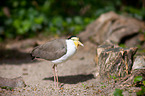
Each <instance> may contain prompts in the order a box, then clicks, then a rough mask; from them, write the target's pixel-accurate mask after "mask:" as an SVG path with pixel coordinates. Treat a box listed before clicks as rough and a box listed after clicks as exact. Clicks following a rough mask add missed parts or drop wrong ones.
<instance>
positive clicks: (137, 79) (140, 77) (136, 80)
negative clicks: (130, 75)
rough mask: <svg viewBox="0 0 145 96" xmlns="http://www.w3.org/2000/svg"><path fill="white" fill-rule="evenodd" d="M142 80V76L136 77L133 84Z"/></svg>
mask: <svg viewBox="0 0 145 96" xmlns="http://www.w3.org/2000/svg"><path fill="white" fill-rule="evenodd" d="M141 80H142V76H136V77H135V78H134V83H136V82H138V81H141Z"/></svg>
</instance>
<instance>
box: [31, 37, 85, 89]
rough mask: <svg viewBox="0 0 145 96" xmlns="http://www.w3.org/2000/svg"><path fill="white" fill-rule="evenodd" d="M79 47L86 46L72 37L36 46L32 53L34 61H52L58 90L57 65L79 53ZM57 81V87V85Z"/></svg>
mask: <svg viewBox="0 0 145 96" xmlns="http://www.w3.org/2000/svg"><path fill="white" fill-rule="evenodd" d="M78 46H84V45H83V44H82V43H81V42H80V41H79V38H78V37H76V36H71V37H69V38H68V39H55V40H52V41H49V42H47V43H45V44H42V45H39V46H36V47H35V48H33V50H32V52H31V54H30V55H31V57H32V60H34V59H37V58H41V59H45V60H48V61H51V62H52V63H53V64H54V65H53V67H52V68H53V72H54V83H55V86H56V87H57V88H58V75H57V65H58V64H61V63H63V62H65V61H67V60H68V59H70V58H71V57H72V56H73V55H74V54H75V53H76V51H77V49H78ZM56 80H57V85H56Z"/></svg>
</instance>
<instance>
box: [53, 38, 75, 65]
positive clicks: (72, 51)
mask: <svg viewBox="0 0 145 96" xmlns="http://www.w3.org/2000/svg"><path fill="white" fill-rule="evenodd" d="M66 44H67V52H66V54H65V55H63V56H62V57H61V58H59V59H56V60H53V61H52V63H54V64H59V63H62V62H64V61H66V60H67V59H69V58H70V57H71V56H73V55H74V54H75V52H76V46H75V44H74V42H73V41H72V40H66Z"/></svg>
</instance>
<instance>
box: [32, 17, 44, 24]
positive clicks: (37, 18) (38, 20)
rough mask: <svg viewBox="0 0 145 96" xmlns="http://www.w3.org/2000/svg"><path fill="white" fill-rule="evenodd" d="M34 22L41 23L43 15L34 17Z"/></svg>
mask: <svg viewBox="0 0 145 96" xmlns="http://www.w3.org/2000/svg"><path fill="white" fill-rule="evenodd" d="M34 21H35V23H37V24H42V22H43V21H44V17H43V16H39V17H36V18H34Z"/></svg>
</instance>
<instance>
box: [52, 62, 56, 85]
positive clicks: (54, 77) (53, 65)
mask: <svg viewBox="0 0 145 96" xmlns="http://www.w3.org/2000/svg"><path fill="white" fill-rule="evenodd" d="M55 66H56V65H55V64H54V65H53V67H52V68H53V76H54V85H55V86H56V79H55V76H56V74H55Z"/></svg>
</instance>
